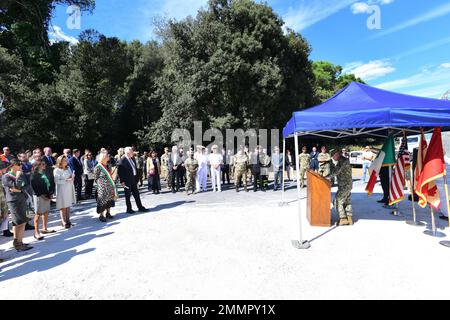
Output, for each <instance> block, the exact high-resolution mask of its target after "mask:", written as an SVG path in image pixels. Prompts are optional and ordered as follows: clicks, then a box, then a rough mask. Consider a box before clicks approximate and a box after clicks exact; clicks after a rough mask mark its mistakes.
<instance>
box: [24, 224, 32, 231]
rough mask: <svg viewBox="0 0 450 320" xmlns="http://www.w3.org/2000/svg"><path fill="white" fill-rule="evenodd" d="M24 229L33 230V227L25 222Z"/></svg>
mask: <svg viewBox="0 0 450 320" xmlns="http://www.w3.org/2000/svg"><path fill="white" fill-rule="evenodd" d="M25 230H27V231H28V230H34V227H33V226H32V225H30V224H29V223H27V224H26V225H25Z"/></svg>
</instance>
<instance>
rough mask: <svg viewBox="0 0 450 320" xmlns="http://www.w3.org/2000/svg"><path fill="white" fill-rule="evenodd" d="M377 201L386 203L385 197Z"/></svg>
mask: <svg viewBox="0 0 450 320" xmlns="http://www.w3.org/2000/svg"><path fill="white" fill-rule="evenodd" d="M377 202H378V203H386V202H387V201H386V199H381V200H378V201H377Z"/></svg>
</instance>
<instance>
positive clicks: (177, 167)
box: [169, 146, 183, 193]
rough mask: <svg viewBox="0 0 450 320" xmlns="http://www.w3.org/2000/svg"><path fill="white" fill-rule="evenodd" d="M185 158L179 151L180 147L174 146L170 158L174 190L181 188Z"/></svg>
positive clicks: (170, 172)
mask: <svg viewBox="0 0 450 320" xmlns="http://www.w3.org/2000/svg"><path fill="white" fill-rule="evenodd" d="M182 164H183V158H182V157H181V156H180V154H179V153H178V147H176V146H174V147H172V153H171V154H170V158H169V177H170V181H171V186H172V192H173V193H175V192H177V191H179V190H180V186H181V179H182V178H183V176H182V174H183V172H182Z"/></svg>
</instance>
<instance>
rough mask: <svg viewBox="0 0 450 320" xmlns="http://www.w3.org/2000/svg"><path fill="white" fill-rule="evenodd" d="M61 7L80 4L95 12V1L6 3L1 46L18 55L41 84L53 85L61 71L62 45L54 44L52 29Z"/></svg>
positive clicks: (0, 17) (0, 12) (0, 19)
mask: <svg viewBox="0 0 450 320" xmlns="http://www.w3.org/2000/svg"><path fill="white" fill-rule="evenodd" d="M58 4H65V5H77V6H79V7H80V9H81V10H82V11H90V12H91V11H92V10H93V9H94V8H95V0H39V1H36V0H2V1H1V2H0V31H1V32H0V45H1V46H3V47H5V48H7V49H9V50H11V51H13V52H14V53H16V54H18V55H19V56H20V57H21V58H22V61H23V64H24V65H25V66H26V67H29V68H30V71H31V72H33V75H34V77H35V78H36V80H37V81H40V82H47V83H48V82H52V81H53V80H54V79H53V73H54V72H55V71H57V70H58V68H59V65H58V62H59V51H58V46H57V45H56V46H55V47H53V46H52V45H51V44H50V41H49V36H48V29H49V25H50V20H51V17H52V13H53V11H54V9H55V7H56V5H58Z"/></svg>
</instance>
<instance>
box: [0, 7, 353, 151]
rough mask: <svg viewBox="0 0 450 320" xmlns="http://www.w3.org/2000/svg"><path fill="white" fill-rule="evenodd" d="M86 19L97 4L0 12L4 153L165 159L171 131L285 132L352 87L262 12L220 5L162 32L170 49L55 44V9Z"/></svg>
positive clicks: (118, 43) (92, 41)
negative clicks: (132, 149) (149, 151)
mask: <svg viewBox="0 0 450 320" xmlns="http://www.w3.org/2000/svg"><path fill="white" fill-rule="evenodd" d="M61 3H64V4H68V5H70V4H76V5H79V6H80V7H81V8H82V10H84V11H87V12H89V11H92V10H94V8H95V1H94V0H64V1H63V0H60V1H50V0H43V1H38V2H36V1H31V0H22V1H13V0H5V1H2V3H1V4H0V98H1V97H3V98H4V104H3V106H4V108H5V110H6V111H5V112H4V113H3V114H1V115H0V143H2V144H10V145H11V146H12V147H15V148H16V149H21V148H31V147H35V146H44V145H51V146H53V147H55V148H56V149H58V148H59V149H60V148H63V147H66V146H71V147H77V148H83V147H90V148H92V149H98V148H100V147H112V148H116V147H119V146H124V145H134V144H138V146H143V147H146V148H147V147H151V148H160V147H162V146H163V145H165V144H168V143H170V142H171V141H170V138H171V133H172V130H173V129H175V128H185V129H188V130H192V129H193V128H192V127H193V122H194V121H202V122H203V125H204V127H209V126H213V127H216V128H218V129H222V130H224V129H227V128H243V129H249V128H255V129H260V128H265V129H272V128H281V127H282V126H283V125H284V124H285V122H286V121H287V120H288V119H289V118H290V116H291V114H292V112H293V111H295V110H298V109H301V108H307V107H311V106H313V105H315V104H316V103H319V102H321V101H323V100H325V99H327V98H329V97H331V96H332V95H333V94H334V93H335V92H336V91H338V90H340V89H342V88H343V87H344V86H345V85H346V84H348V83H350V82H351V81H361V79H356V78H355V76H353V75H342V74H341V73H342V68H341V67H340V66H335V65H333V64H332V63H330V62H324V61H319V62H312V61H310V58H309V56H310V52H311V47H310V45H309V43H308V42H307V40H306V39H305V38H303V37H302V35H301V34H299V33H297V32H294V31H292V30H285V29H284V28H283V25H284V22H283V20H282V19H281V17H279V16H278V15H277V14H276V13H275V12H274V11H273V10H272V8H271V7H269V6H268V5H266V4H261V3H256V2H254V1H253V0H210V1H209V3H208V6H207V8H205V9H202V10H200V11H199V12H198V14H197V15H196V17H188V18H186V19H183V20H181V21H175V20H168V21H164V23H162V24H161V25H160V26H159V30H158V34H160V35H161V39H160V41H158V42H156V41H151V42H148V43H145V44H143V43H141V42H139V41H132V42H125V41H122V40H120V39H118V38H115V37H106V36H104V35H102V34H100V33H99V32H97V31H95V30H86V31H84V32H83V33H82V34H81V35H80V37H79V43H78V44H76V45H70V44H69V43H65V42H59V43H51V42H50V41H49V37H48V27H49V23H50V19H51V15H52V12H53V10H54V8H55V6H56V5H57V4H61Z"/></svg>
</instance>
